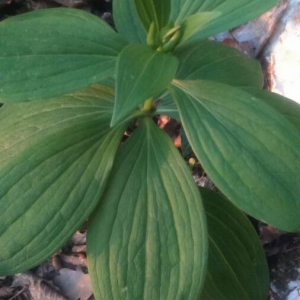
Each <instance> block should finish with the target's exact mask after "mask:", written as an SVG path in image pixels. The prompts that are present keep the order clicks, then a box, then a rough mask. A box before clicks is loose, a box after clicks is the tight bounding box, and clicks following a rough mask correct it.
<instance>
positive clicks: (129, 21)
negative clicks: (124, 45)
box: [113, 0, 147, 44]
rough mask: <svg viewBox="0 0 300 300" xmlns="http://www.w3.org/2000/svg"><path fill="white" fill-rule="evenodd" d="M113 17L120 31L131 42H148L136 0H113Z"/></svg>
mask: <svg viewBox="0 0 300 300" xmlns="http://www.w3.org/2000/svg"><path fill="white" fill-rule="evenodd" d="M113 17H114V22H115V25H116V27H117V30H118V32H119V33H120V34H121V35H122V36H124V37H125V38H126V39H127V40H128V41H129V42H131V43H141V44H146V39H147V32H146V29H145V28H144V26H143V23H142V22H141V20H140V18H139V14H138V11H137V8H136V4H135V0H113Z"/></svg>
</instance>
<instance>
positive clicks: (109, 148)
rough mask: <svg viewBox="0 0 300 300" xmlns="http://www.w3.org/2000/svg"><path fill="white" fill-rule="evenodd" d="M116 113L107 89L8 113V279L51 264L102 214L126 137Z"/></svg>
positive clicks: (4, 185)
mask: <svg viewBox="0 0 300 300" xmlns="http://www.w3.org/2000/svg"><path fill="white" fill-rule="evenodd" d="M112 109H113V93H112V90H111V89H109V88H103V87H94V88H89V89H87V90H85V91H82V92H78V93H76V94H74V95H70V96H65V97H61V98H57V99H50V100H48V101H45V102H43V101H39V102H30V103H19V104H11V105H4V107H2V108H1V109H0V128H1V131H0V185H1V190H0V248H1V252H0V275H8V274H15V273H18V272H22V271H24V270H27V269H29V268H31V267H33V266H35V265H37V264H38V263H40V262H41V261H43V260H44V259H46V258H48V257H49V256H50V255H51V254H52V253H53V252H55V251H56V250H57V249H59V248H60V247H62V246H63V244H64V243H65V242H66V240H67V239H68V238H69V237H70V235H71V234H72V233H73V232H74V231H75V230H76V229H77V228H78V226H80V224H81V223H82V222H83V221H84V220H85V219H86V218H87V216H88V215H89V214H90V212H91V211H92V209H93V208H94V207H95V205H96V204H97V202H98V200H99V197H100V195H101V194H102V191H103V188H104V186H105V184H106V181H107V177H108V174H109V172H110V169H111V166H112V163H113V160H114V154H115V152H116V149H117V147H118V145H119V141H120V138H121V137H122V135H123V130H124V126H118V127H115V128H113V129H110V127H109V122H110V118H111V114H112Z"/></svg>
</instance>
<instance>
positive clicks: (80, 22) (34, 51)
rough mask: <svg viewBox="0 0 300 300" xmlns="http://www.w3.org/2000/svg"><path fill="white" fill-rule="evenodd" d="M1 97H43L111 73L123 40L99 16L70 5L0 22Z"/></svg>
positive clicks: (16, 99)
mask: <svg viewBox="0 0 300 300" xmlns="http://www.w3.org/2000/svg"><path fill="white" fill-rule="evenodd" d="M0 39H1V43H0V102H3V103H12V102H19V101H30V100H37V99H45V98H50V97H54V96H59V95H63V94H66V93H70V92H74V91H77V90H79V89H81V88H84V87H87V86H89V85H91V84H93V83H96V82H99V81H101V80H102V79H104V78H107V77H109V76H111V75H113V74H114V71H115V62H116V57H117V55H118V54H119V52H120V51H121V50H122V49H123V48H124V47H125V46H126V45H127V42H125V40H124V39H123V38H122V37H121V36H119V35H118V34H117V33H116V32H114V31H113V29H111V28H110V26H109V25H108V24H106V23H105V22H104V21H103V20H101V19H100V18H98V17H95V16H93V15H92V14H89V13H87V12H84V11H81V10H75V9H66V8H55V9H46V10H38V11H34V12H30V13H27V14H24V15H20V16H17V17H12V18H9V19H7V20H5V21H3V22H1V23H0Z"/></svg>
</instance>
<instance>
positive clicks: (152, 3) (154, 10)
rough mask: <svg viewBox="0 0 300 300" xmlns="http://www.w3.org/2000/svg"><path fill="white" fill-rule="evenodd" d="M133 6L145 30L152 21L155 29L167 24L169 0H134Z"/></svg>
mask: <svg viewBox="0 0 300 300" xmlns="http://www.w3.org/2000/svg"><path fill="white" fill-rule="evenodd" d="M135 6H136V9H137V11H138V14H139V17H140V20H141V22H142V23H143V24H144V27H145V29H146V32H148V30H149V27H150V25H151V23H152V22H154V25H155V26H156V28H157V29H161V28H163V27H164V26H166V25H167V24H168V20H169V14H170V9H171V7H170V0H135Z"/></svg>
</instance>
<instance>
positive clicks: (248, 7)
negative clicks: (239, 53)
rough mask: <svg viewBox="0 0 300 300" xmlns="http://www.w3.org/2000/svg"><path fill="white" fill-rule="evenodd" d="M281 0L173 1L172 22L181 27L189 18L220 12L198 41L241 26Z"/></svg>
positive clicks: (198, 36)
mask: <svg viewBox="0 0 300 300" xmlns="http://www.w3.org/2000/svg"><path fill="white" fill-rule="evenodd" d="M279 2H280V0H264V1H261V0H240V1H236V0H216V1H212V0H197V1H195V0H171V13H170V21H172V22H174V23H175V25H179V24H180V23H182V22H183V21H185V20H186V19H187V18H188V17H189V16H192V15H194V14H196V13H201V12H218V13H219V14H220V16H219V17H218V18H217V19H213V20H211V22H208V23H206V24H205V25H204V27H203V28H202V30H201V31H200V32H199V33H198V34H197V39H205V38H207V37H209V36H212V35H214V34H216V33H219V32H222V31H225V30H228V29H231V28H233V27H236V26H239V25H241V24H243V23H245V22H248V21H249V20H251V19H253V18H255V17H258V16H259V15H261V14H262V13H263V12H265V11H267V10H268V9H270V8H271V7H272V6H274V5H276V4H277V3H279Z"/></svg>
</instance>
